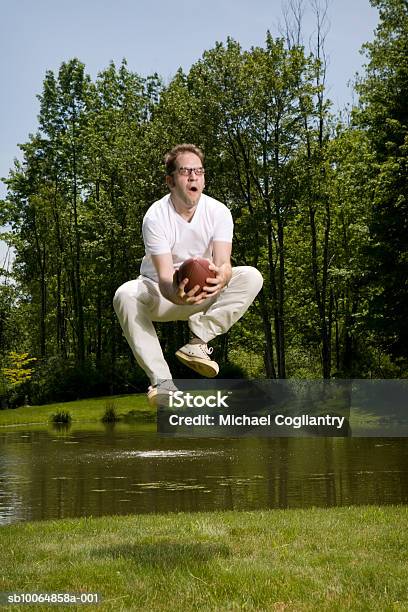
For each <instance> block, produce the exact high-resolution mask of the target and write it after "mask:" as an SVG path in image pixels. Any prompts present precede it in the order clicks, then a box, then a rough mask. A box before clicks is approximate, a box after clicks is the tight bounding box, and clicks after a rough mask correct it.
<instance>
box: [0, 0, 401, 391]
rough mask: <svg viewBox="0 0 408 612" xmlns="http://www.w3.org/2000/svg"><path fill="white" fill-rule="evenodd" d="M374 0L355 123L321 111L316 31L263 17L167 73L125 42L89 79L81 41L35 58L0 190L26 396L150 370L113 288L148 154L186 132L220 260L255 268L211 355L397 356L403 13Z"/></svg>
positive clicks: (152, 161)
mask: <svg viewBox="0 0 408 612" xmlns="http://www.w3.org/2000/svg"><path fill="white" fill-rule="evenodd" d="M372 3H373V5H374V6H376V7H378V8H379V10H380V23H379V26H378V29H377V32H376V37H375V39H374V41H373V42H372V43H369V44H367V45H366V52H367V54H368V60H369V62H368V65H367V68H366V75H365V77H364V78H362V79H360V82H359V84H358V91H359V94H360V105H359V108H358V109H356V110H355V111H354V114H353V124H352V125H349V124H345V123H344V122H342V121H340V120H338V121H337V122H336V121H335V120H334V118H333V117H332V116H331V115H330V112H329V111H330V103H329V101H328V100H327V99H326V97H325V96H326V92H325V88H324V77H325V66H324V63H323V62H322V59H321V58H322V53H321V51H322V49H321V48H319V47H318V48H317V50H316V53H315V54H314V55H313V54H311V55H307V54H306V53H305V51H304V49H303V48H302V47H301V46H297V45H293V44H291V45H289V46H288V45H287V44H286V43H285V41H284V40H283V39H279V38H277V39H275V38H273V37H272V36H271V34H270V33H269V32H267V34H266V39H265V43H264V45H263V46H259V47H254V48H251V49H250V50H244V49H243V48H242V47H241V45H240V43H239V42H237V41H235V40H233V39H231V38H228V39H227V41H225V43H221V42H220V43H217V44H216V45H215V46H214V48H212V49H208V50H206V51H205V52H204V53H203V56H202V57H201V58H200V59H199V60H198V61H197V62H195V64H193V66H191V68H190V70H189V71H188V73H184V72H183V71H182V70H179V71H178V72H177V73H176V74H175V75H174V77H173V78H172V79H171V80H170V82H169V83H168V84H167V85H164V84H163V82H162V81H161V79H160V78H159V77H158V76H157V75H156V74H153V75H151V76H148V77H141V76H140V75H138V74H136V73H134V72H131V71H130V70H129V69H128V66H127V64H126V61H123V62H122V63H121V65H120V66H115V64H114V63H111V64H110V65H109V66H108V67H107V68H106V69H105V70H103V71H102V72H100V73H99V74H98V76H97V77H96V79H94V80H92V79H91V78H90V76H89V75H87V74H86V72H85V67H84V65H83V64H82V63H81V62H80V61H79V60H78V59H71V60H69V61H67V62H64V63H63V64H62V65H61V67H60V70H59V71H58V73H53V72H52V71H48V72H47V73H46V75H45V79H44V83H43V89H42V92H41V94H40V95H39V96H38V97H39V101H40V114H39V125H38V131H37V132H36V133H34V134H32V135H30V137H29V138H28V141H27V142H26V143H24V144H23V145H21V149H22V155H23V161H22V162H18V161H16V162H15V165H14V168H13V169H12V171H11V172H10V175H9V178H8V179H7V186H8V193H7V198H6V199H5V200H4V201H2V202H1V207H0V220H1V222H2V223H3V224H5V223H8V224H9V226H10V227H11V230H10V231H9V232H8V233H7V241H8V244H10V246H13V248H14V250H15V253H16V259H15V264H14V268H13V272H12V275H13V279H14V284H13V285H12V284H10V283H9V284H8V285H7V286H4V287H2V288H1V290H0V340H1V343H2V349H1V350H2V354H3V355H4V354H5V353H6V352H10V351H15V352H16V353H20V354H22V353H23V352H29V353H30V354H32V355H35V356H36V357H37V358H38V359H39V361H38V365H37V368H36V372H35V373H34V374H33V376H32V378H31V380H29V379H28V378H27V379H26V382H25V383H24V385H27V386H28V385H29V387H30V396H31V397H32V399H34V401H36V402H38V403H40V402H46V401H51V400H53V399H75V398H77V397H81V396H85V397H86V396H91V395H97V394H108V393H114V392H126V391H128V390H129V389H130V390H135V391H142V390H144V389H145V387H146V386H147V379H146V377H145V376H144V374H143V373H142V372H141V370H140V369H139V368H138V367H136V366H135V365H134V362H133V361H132V359H133V358H132V357H131V355H130V351H129V348H128V346H127V343H126V340H125V339H124V337H123V335H122V332H121V330H120V329H119V325H118V322H117V320H116V317H115V314H114V312H113V308H112V298H113V295H114V293H115V290H116V288H117V287H118V286H119V285H120V284H121V283H123V282H125V281H127V280H129V279H130V278H135V277H136V276H137V274H138V271H139V266H140V261H141V258H142V257H143V254H144V246H143V240H142V237H141V232H140V227H141V222H142V218H143V215H144V213H145V212H146V210H147V208H148V206H149V205H150V204H151V203H152V202H153V201H154V200H156V199H158V198H159V197H161V196H162V195H164V193H165V192H166V187H165V184H164V180H163V178H164V177H163V174H164V172H163V155H164V153H165V152H166V151H167V150H168V149H169V148H170V147H171V146H173V145H174V144H176V143H177V142H183V141H189V142H195V143H196V144H197V145H199V146H202V147H203V149H204V150H205V152H206V170H207V172H206V189H207V191H208V193H209V194H210V195H212V196H214V197H216V198H218V199H220V200H221V201H223V202H225V203H226V204H227V205H228V206H229V208H230V209H231V211H232V214H233V217H234V221H235V238H234V251H233V263H234V265H253V266H256V267H257V268H258V269H259V270H260V271H261V273H262V275H263V277H264V287H263V289H262V291H261V293H260V294H259V296H258V299H257V301H256V303H255V304H254V305H253V307H252V308H251V309H250V311H249V312H248V313H247V314H246V315H245V317H244V319H243V320H242V321H241V322H240V323H239V324H237V325H235V326H234V327H233V328H232V330H231V331H230V332H229V334H228V338H227V339H221V340H219V341H217V342H216V343H215V344H216V349H217V350H218V353H219V356H217V359H218V360H219V361H220V365H221V372H222V375H223V376H249V377H285V376H295V377H317V376H321V375H322V376H324V377H330V376H332V375H333V374H335V375H336V376H363V377H364V376H370V375H372V373H373V372H380V371H382V370H381V368H380V367H378V363H379V361H378V355H379V354H381V355H382V357H381V360H380V361H381V363H384V364H387V359H388V358H389V357H393V359H394V362H395V363H394V366H395V368H396V369H395V370H394V369H393V367H394V366H393V367H391V366H390V367H388V365H384V368H385V369H384V368H383V370H384V371H386V372H396V371H398V372H400V373H401V372H402V373H403V372H404V371H405V370H404V367H405V366H404V365H403V361H402V362H401V361H400V362H398V364H397V362H396V360H397V359H400V360H401V359H402V360H404V359H406V358H407V348H406V347H407V346H408V336H407V333H408V332H407V326H406V324H405V315H404V314H403V313H405V312H406V311H407V310H408V303H407V296H408V291H407V286H406V279H407V278H408V268H407V266H408V256H407V252H408V246H407V240H408V239H407V236H408V231H407V230H408V227H407V219H408V212H407V200H406V193H407V191H408V190H407V187H408V185H407V183H406V181H407V178H406V177H407V176H408V172H407V167H406V166H407V150H408V141H407V134H408V129H407V109H406V104H405V100H406V98H407V95H406V94H408V92H406V91H405V90H406V87H407V82H408V79H407V60H406V57H408V43H407V20H408V18H407V9H406V2H405V1H404V0H387V1H385V0H372ZM319 44H320V43H319ZM323 55H324V54H323ZM401 279H402V280H401ZM7 280H8V278H7ZM158 328H159V334H160V339H161V341H162V344H163V346H164V349H165V351H166V354H168V355H169V360H170V366H171V368H172V371H173V372H174V374H175V375H176V376H178V375H184V374H185V373H183V372H181V370H179V369H178V368H179V367H180V366H179V364H178V362H177V363H174V364H173V363H172V361H171V359H172V358H171V355H172V354H173V353H174V350H175V349H176V348H177V347H176V346H175V345H176V344H177V343H178V342H179V340H180V339H182V337H183V334H184V335H185V329H184V331H183V328H182V326H180V325H179V324H177V325H174V326H173V327H169V326H167V328H166V326H158ZM173 349H174V350H173ZM15 386H16V385H15ZM22 390H23V385H21V391H22Z"/></svg>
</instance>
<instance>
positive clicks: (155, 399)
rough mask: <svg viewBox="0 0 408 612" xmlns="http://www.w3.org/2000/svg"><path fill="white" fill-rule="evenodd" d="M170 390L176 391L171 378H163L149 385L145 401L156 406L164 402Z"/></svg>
mask: <svg viewBox="0 0 408 612" xmlns="http://www.w3.org/2000/svg"><path fill="white" fill-rule="evenodd" d="M170 391H178V389H177V387H176V385H175V384H174V383H173V381H172V380H163V381H161V382H159V383H158V384H157V385H150V387H149V388H148V389H147V401H148V402H149V404H150V406H153V408H156V406H157V405H158V404H160V403H163V402H166V401H167V398H168V397H169V393H170Z"/></svg>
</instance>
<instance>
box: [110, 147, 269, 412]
mask: <svg viewBox="0 0 408 612" xmlns="http://www.w3.org/2000/svg"><path fill="white" fill-rule="evenodd" d="M165 166H166V184H167V187H168V188H169V190H170V193H169V194H167V195H165V196H164V198H162V199H161V200H158V201H157V202H155V203H154V204H152V206H151V207H150V208H149V210H148V211H147V213H146V215H145V217H144V219H143V226H142V232H143V240H144V245H145V250H146V254H145V256H144V257H143V260H142V264H141V267H140V276H139V277H138V278H137V279H136V280H131V281H128V282H127V283H124V284H123V285H122V286H121V287H119V289H118V290H117V291H116V293H115V297H114V300H113V304H114V308H115V312H116V314H117V316H118V318H119V321H120V324H121V327H122V330H123V333H124V335H125V337H126V340H127V341H128V343H129V345H130V347H131V349H132V352H133V354H134V356H135V359H136V361H137V363H138V364H139V365H140V367H141V368H142V369H143V370H144V371H145V372H146V374H147V376H148V377H149V379H150V382H151V386H150V387H149V389H148V393H147V395H148V399H149V401H151V402H154V400H155V397H156V395H157V386H158V385H160V384H161V383H162V381H171V379H172V375H171V372H170V369H169V366H168V364H167V362H166V361H165V359H164V356H163V352H162V349H161V346H160V343H159V340H158V338H157V334H156V331H155V328H154V325H153V321H161V322H164V321H180V320H181V321H188V325H189V328H190V339H189V342H188V344H186V345H184V346H183V347H181V348H180V349H179V350H178V351H177V353H176V356H177V358H178V359H179V360H180V361H181V362H182V363H184V365H186V366H187V367H189V368H191V369H193V370H194V371H196V372H198V373H199V374H201V375H203V376H206V377H210V378H211V377H213V376H216V375H217V374H218V371H219V368H218V364H217V363H216V362H215V361H213V360H212V359H211V353H212V351H213V349H212V348H208V346H207V342H209V341H210V340H213V338H215V337H216V336H219V335H220V334H225V333H226V332H227V331H228V330H229V329H230V327H231V326H232V325H233V324H234V323H235V322H236V321H238V319H240V317H242V315H243V314H244V313H245V312H246V310H247V309H248V308H249V306H250V305H251V304H252V302H253V300H254V299H255V297H256V295H257V294H258V293H259V291H260V289H261V287H262V283H263V279H262V275H261V274H260V272H258V270H256V269H255V268H252V267H250V266H239V267H234V268H231V260H230V258H231V248H232V235H233V221H232V216H231V213H230V211H229V209H228V208H227V207H226V206H225V205H224V204H222V203H221V202H218V201H217V200H215V199H214V198H211V197H209V196H208V195H206V194H203V189H204V186H205V181H204V173H205V170H204V154H203V152H202V151H201V149H199V148H198V147H196V146H195V145H192V144H180V145H177V146H176V147H174V148H173V149H172V150H171V151H169V153H167V155H166V156H165ZM191 257H202V258H205V259H209V260H211V262H212V264H211V265H210V268H211V269H212V270H213V271H214V272H215V278H208V279H207V285H206V286H205V287H203V289H202V290H201V289H200V288H199V287H198V286H197V287H194V288H193V289H191V291H188V292H187V293H186V292H185V291H184V288H185V287H186V285H187V282H188V279H183V280H182V281H181V282H180V283H178V281H177V280H176V279H177V275H175V271H176V270H177V269H178V268H179V267H180V265H181V264H182V263H183V262H184V261H185V260H186V259H189V258H191Z"/></svg>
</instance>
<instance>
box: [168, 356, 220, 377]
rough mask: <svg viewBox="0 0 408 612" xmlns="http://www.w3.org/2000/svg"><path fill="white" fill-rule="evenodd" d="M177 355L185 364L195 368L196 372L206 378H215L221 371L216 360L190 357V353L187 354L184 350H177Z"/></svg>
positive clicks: (192, 368)
mask: <svg viewBox="0 0 408 612" xmlns="http://www.w3.org/2000/svg"><path fill="white" fill-rule="evenodd" d="M176 357H177V359H178V360H179V361H181V363H183V364H184V365H185V366H187V367H188V368H190V369H191V370H194V372H197V374H200V375H201V376H205V378H214V377H215V376H217V374H218V372H219V371H220V368H219V367H218V363H217V362H216V361H209V360H208V359H200V357H190V355H186V354H185V353H183V352H182V351H177V352H176Z"/></svg>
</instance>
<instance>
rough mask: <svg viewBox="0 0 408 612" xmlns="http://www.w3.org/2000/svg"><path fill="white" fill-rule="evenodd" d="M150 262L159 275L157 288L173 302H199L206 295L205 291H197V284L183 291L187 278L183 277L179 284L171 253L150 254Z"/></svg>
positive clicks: (181, 303)
mask: <svg viewBox="0 0 408 612" xmlns="http://www.w3.org/2000/svg"><path fill="white" fill-rule="evenodd" d="M151 257H152V262H153V265H154V267H155V268H156V272H157V275H158V277H159V289H160V292H161V294H162V295H163V296H164V297H165V298H166V299H167V300H169V301H170V302H173V304H179V305H183V304H190V305H191V304H200V303H201V302H203V301H204V300H205V299H206V298H207V297H208V294H207V293H206V292H205V291H202V292H201V293H199V292H198V291H199V285H196V286H195V287H193V289H191V290H190V291H189V292H188V293H185V292H184V288H185V286H186V285H187V283H188V279H183V280H182V281H181V283H180V284H179V283H178V282H177V276H176V274H175V272H174V266H173V258H172V256H171V253H165V254H163V255H152V256H151Z"/></svg>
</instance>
